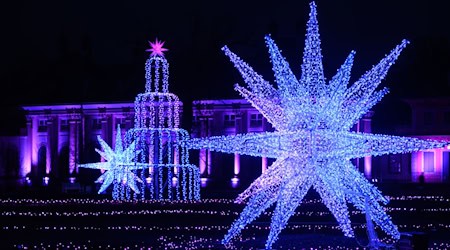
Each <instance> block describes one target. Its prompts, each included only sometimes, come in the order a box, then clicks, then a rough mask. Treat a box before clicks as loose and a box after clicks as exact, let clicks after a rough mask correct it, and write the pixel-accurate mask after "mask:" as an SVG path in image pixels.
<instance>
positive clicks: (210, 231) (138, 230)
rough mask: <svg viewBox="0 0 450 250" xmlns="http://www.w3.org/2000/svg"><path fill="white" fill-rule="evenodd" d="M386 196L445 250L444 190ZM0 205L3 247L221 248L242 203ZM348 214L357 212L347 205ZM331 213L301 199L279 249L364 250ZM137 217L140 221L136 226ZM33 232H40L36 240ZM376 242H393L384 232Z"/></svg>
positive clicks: (247, 236) (42, 201)
mask: <svg viewBox="0 0 450 250" xmlns="http://www.w3.org/2000/svg"><path fill="white" fill-rule="evenodd" d="M390 198H391V200H392V201H393V202H391V203H390V204H389V205H388V206H387V208H391V209H394V208H395V209H394V210H392V211H393V213H394V214H395V215H394V216H395V217H396V218H397V219H398V221H399V223H398V227H399V228H400V229H401V230H402V231H403V232H405V233H413V232H423V233H426V235H427V237H428V238H429V244H428V246H429V247H431V249H446V248H444V246H447V248H448V244H449V243H450V242H449V241H448V237H447V235H448V233H449V232H450V223H449V219H448V218H450V216H448V215H449V213H450V210H449V209H448V208H449V205H448V204H449V203H448V201H449V196H448V194H446V195H445V196H422V195H415V196H403V197H402V196H391V197H390ZM0 204H1V206H2V211H1V212H0V221H1V225H0V232H1V233H2V235H7V236H8V237H4V239H3V241H2V243H3V245H2V246H3V248H8V249H9V248H12V246H13V244H14V245H15V246H14V248H19V245H21V246H23V247H22V248H26V247H27V248H39V249H44V248H46V249H55V248H64V249H79V248H80V247H81V248H89V249H92V248H95V249H99V248H100V247H101V248H107V249H110V248H115V249H122V248H123V249H136V248H143V249H149V248H151V249H154V248H157V249H166V248H167V249H179V248H182V249H189V246H192V247H193V248H194V249H221V248H223V247H222V246H220V240H221V237H222V235H223V234H224V233H226V231H227V229H228V228H229V226H228V225H227V224H228V223H229V222H231V221H232V220H233V219H234V218H235V217H236V216H237V215H238V214H239V211H240V209H241V208H242V207H243V206H244V205H243V204H234V202H233V200H231V199H201V200H200V201H191V200H185V201H183V200H172V201H169V200H164V201H159V200H144V201H140V200H139V201H134V200H123V201H117V200H113V199H106V198H104V199H95V198H68V199H64V198H57V199H49V198H23V199H11V198H7V199H0ZM87 207H89V209H86V208H87ZM416 207H421V209H420V211H416V210H414V209H412V208H416ZM430 208H446V211H428V209H430ZM309 211H315V212H319V211H323V213H308V212H309ZM350 212H359V211H357V210H355V209H354V208H350ZM358 214H359V215H358V216H355V220H354V221H353V223H352V226H353V229H354V230H355V234H356V237H357V238H359V239H360V243H365V242H366V239H365V236H363V235H364V231H365V230H366V225H365V224H364V223H363V220H364V219H363V217H364V215H361V213H358ZM418 214H420V215H422V216H417V215H418ZM329 215H330V213H328V212H327V211H326V208H325V207H323V206H322V203H321V200H320V199H318V198H316V196H314V198H313V197H306V198H305V200H304V206H303V207H302V208H301V209H299V211H297V212H296V213H295V214H294V215H293V217H292V220H293V221H292V223H289V224H288V225H287V226H286V228H285V231H284V234H283V235H282V236H281V237H280V240H279V241H278V242H277V247H278V248H282V249H303V248H305V249H340V248H339V247H342V249H357V247H358V248H359V249H366V248H363V247H359V245H358V244H357V242H356V241H354V240H351V239H347V238H345V237H341V236H340V229H339V226H338V225H336V224H335V223H332V221H333V219H332V217H330V216H329ZM270 216H271V211H266V212H264V214H263V218H262V220H260V221H259V223H255V224H251V225H249V226H248V228H247V230H246V231H245V232H243V234H242V235H240V236H239V237H237V238H236V239H235V240H233V245H232V246H230V249H261V248H262V247H263V246H264V238H265V235H266V234H267V233H268V232H269V231H270ZM142 221H146V223H144V224H142ZM33 235H39V239H38V240H37V239H36V238H35V237H33ZM403 235H404V234H403ZM363 237H364V239H362V238H363ZM160 239H164V240H161V241H159V240H160ZM337 240H338V241H337ZM382 240H383V242H390V243H392V242H393V240H392V239H389V238H386V237H383V238H382ZM41 244H43V245H41ZM61 244H63V245H65V246H67V247H63V246H61ZM136 244H138V245H139V247H137V246H136ZM396 244H397V243H396ZM83 245H84V246H83ZM108 245H109V247H108ZM69 246H70V247H69ZM439 246H440V247H439Z"/></svg>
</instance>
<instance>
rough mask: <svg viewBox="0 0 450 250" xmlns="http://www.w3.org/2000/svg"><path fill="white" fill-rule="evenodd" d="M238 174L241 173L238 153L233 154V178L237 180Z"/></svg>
mask: <svg viewBox="0 0 450 250" xmlns="http://www.w3.org/2000/svg"><path fill="white" fill-rule="evenodd" d="M240 172H241V161H240V155H239V154H238V153H234V177H236V178H239V173H240Z"/></svg>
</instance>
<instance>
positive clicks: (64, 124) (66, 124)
mask: <svg viewBox="0 0 450 250" xmlns="http://www.w3.org/2000/svg"><path fill="white" fill-rule="evenodd" d="M59 129H60V130H61V131H67V130H69V121H68V120H67V119H62V120H60V121H59Z"/></svg>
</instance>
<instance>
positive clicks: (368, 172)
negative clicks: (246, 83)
mask: <svg viewBox="0 0 450 250" xmlns="http://www.w3.org/2000/svg"><path fill="white" fill-rule="evenodd" d="M371 117H372V113H369V114H368V115H366V116H364V118H363V119H362V122H363V126H364V133H371V132H372V124H371ZM364 175H365V176H366V178H367V179H371V178H372V156H365V157H364Z"/></svg>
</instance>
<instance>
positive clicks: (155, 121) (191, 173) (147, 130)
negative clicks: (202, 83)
mask: <svg viewBox="0 0 450 250" xmlns="http://www.w3.org/2000/svg"><path fill="white" fill-rule="evenodd" d="M163 45H164V42H160V41H158V40H156V42H155V43H150V46H151V48H150V49H148V50H147V51H149V52H151V54H150V57H149V59H147V62H146V64H145V79H146V84H145V93H141V94H138V95H137V96H136V100H135V102H134V108H135V118H134V128H133V129H130V130H129V131H128V132H127V134H126V142H127V143H132V142H134V143H135V144H136V149H135V153H136V155H135V160H136V164H137V165H145V166H147V167H148V169H146V170H140V171H139V172H140V173H137V175H138V176H139V177H140V179H142V180H145V183H146V184H145V185H142V186H141V190H140V193H139V196H140V197H141V198H142V199H146V198H150V199H176V200H180V199H182V200H198V199H200V179H199V171H198V168H197V167H196V166H195V165H192V164H189V154H188V150H187V148H186V147H185V146H182V145H181V144H182V143H181V142H183V141H186V140H188V139H189V134H188V132H187V131H186V130H184V129H181V128H179V123H180V118H179V115H180V106H181V102H180V100H179V99H178V96H176V95H174V94H172V93H169V83H168V80H169V63H168V62H167V60H166V58H165V57H164V53H163V52H164V51H167V49H165V48H163V47H162V46H163ZM135 194H136V195H138V193H135Z"/></svg>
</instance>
